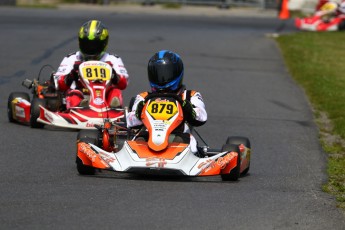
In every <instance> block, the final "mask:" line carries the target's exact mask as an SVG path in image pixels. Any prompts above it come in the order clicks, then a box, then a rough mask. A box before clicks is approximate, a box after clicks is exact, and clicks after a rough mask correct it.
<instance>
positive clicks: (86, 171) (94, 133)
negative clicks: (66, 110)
mask: <svg viewBox="0 0 345 230" xmlns="http://www.w3.org/2000/svg"><path fill="white" fill-rule="evenodd" d="M77 141H80V142H85V143H92V144H94V145H97V146H99V142H100V140H99V131H98V130H80V131H79V133H78V136H77ZM76 164H77V170H78V173H79V174H80V175H94V174H95V172H96V169H95V168H93V167H91V166H88V165H84V164H83V162H82V160H81V159H80V158H79V157H78V155H77V157H76Z"/></svg>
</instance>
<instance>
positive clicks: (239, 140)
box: [226, 136, 251, 176]
mask: <svg viewBox="0 0 345 230" xmlns="http://www.w3.org/2000/svg"><path fill="white" fill-rule="evenodd" d="M226 144H230V145H240V144H243V145H244V146H246V147H247V148H249V149H250V148H251V146H250V141H249V139H248V138H247V137H240V136H233V137H228V139H227V140H226ZM249 168H250V161H249V163H248V167H247V168H246V169H245V170H243V172H242V173H241V175H242V176H244V175H246V174H247V173H248V172H249Z"/></svg>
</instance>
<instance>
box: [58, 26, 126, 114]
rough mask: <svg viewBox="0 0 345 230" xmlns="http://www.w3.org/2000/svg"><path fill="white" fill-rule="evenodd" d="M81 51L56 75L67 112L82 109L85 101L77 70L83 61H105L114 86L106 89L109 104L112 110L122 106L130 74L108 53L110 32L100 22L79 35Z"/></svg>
mask: <svg viewBox="0 0 345 230" xmlns="http://www.w3.org/2000/svg"><path fill="white" fill-rule="evenodd" d="M78 37H79V38H78V40H79V51H77V52H75V53H71V54H69V55H67V56H66V57H65V58H64V59H63V60H62V62H61V64H60V66H59V68H58V70H57V72H56V73H55V75H54V80H55V86H56V89H57V90H59V91H61V92H65V95H66V109H67V110H68V109H69V108H70V107H75V106H80V103H81V101H82V100H83V99H84V94H83V93H82V91H81V90H82V89H83V86H82V84H81V82H80V81H79V75H78V68H79V65H80V64H81V63H82V62H84V61H91V60H94V61H103V62H107V63H108V64H109V65H111V66H112V68H113V75H112V78H111V84H110V85H108V86H107V89H106V102H107V105H109V106H110V107H120V106H122V94H121V91H120V90H124V89H125V88H126V87H127V84H128V77H129V76H128V73H127V70H126V68H125V66H124V64H123V62H122V59H121V58H120V57H119V56H117V55H113V54H109V53H107V52H106V49H107V46H108V40H109V34H108V29H107V28H106V27H105V25H104V24H103V23H102V22H100V21H98V20H90V21H88V22H86V23H84V24H83V25H82V27H81V28H80V29H79V33H78Z"/></svg>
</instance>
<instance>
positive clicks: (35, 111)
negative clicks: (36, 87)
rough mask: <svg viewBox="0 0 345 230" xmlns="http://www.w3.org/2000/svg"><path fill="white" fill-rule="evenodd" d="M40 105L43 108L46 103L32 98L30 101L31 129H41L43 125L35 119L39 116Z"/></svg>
mask: <svg viewBox="0 0 345 230" xmlns="http://www.w3.org/2000/svg"><path fill="white" fill-rule="evenodd" d="M40 105H41V106H43V107H45V106H46V101H45V100H44V99H41V98H37V97H35V98H33V99H32V101H31V110H30V126H31V128H35V129H41V128H43V127H44V124H43V123H40V122H38V121H37V118H39V116H40Z"/></svg>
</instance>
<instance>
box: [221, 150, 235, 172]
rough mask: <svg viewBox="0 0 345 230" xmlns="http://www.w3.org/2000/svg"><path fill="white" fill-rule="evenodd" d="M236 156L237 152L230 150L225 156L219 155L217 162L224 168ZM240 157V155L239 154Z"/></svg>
mask: <svg viewBox="0 0 345 230" xmlns="http://www.w3.org/2000/svg"><path fill="white" fill-rule="evenodd" d="M235 156H236V153H235V152H230V153H228V154H226V155H225V156H224V157H219V158H218V159H217V162H216V163H217V164H218V165H219V167H220V168H221V169H224V168H225V167H226V165H227V164H229V162H230V161H231V160H232V159H233V158H234V157H235ZM238 157H239V156H238Z"/></svg>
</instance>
